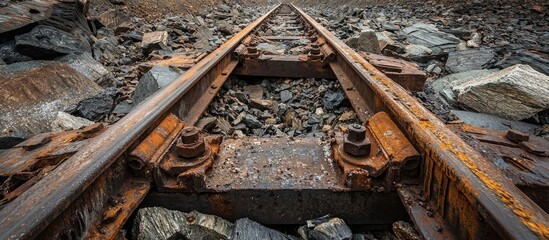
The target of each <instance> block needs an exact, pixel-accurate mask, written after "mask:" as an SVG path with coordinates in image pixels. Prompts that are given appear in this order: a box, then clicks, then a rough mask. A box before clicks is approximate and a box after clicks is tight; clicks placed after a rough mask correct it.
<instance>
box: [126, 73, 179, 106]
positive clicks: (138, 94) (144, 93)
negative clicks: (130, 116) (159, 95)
mask: <svg viewBox="0 0 549 240" xmlns="http://www.w3.org/2000/svg"><path fill="white" fill-rule="evenodd" d="M181 74H183V72H182V71H181V70H179V69H178V68H174V67H168V66H158V65H157V66H154V67H153V68H151V70H149V71H148V72H147V73H145V75H143V77H141V79H139V83H138V84H137V86H136V87H135V94H134V96H133V100H134V103H136V104H138V103H140V102H143V101H144V100H145V99H146V98H148V97H150V96H152V95H153V94H154V93H155V92H157V91H158V90H160V89H161V88H163V87H165V86H167V85H168V84H170V83H172V82H173V81H174V80H175V79H177V78H178V77H179V76H181Z"/></svg>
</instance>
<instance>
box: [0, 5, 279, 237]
mask: <svg viewBox="0 0 549 240" xmlns="http://www.w3.org/2000/svg"><path fill="white" fill-rule="evenodd" d="M275 9H276V7H275V8H274V9H273V10H271V11H270V12H268V13H267V14H265V15H264V16H262V17H260V18H259V19H257V20H256V21H254V22H253V23H252V24H250V25H249V26H248V27H246V28H245V29H243V30H242V31H241V32H239V33H238V34H236V35H235V36H234V37H233V38H232V39H230V40H229V41H227V42H226V43H225V44H223V45H222V46H221V47H220V48H218V49H216V50H215V51H214V52H212V53H211V54H210V55H208V56H207V57H206V58H205V59H203V60H202V61H200V62H199V63H198V64H197V65H195V66H194V67H193V68H191V69H189V70H188V71H187V72H186V74H185V75H183V76H181V77H180V78H179V79H177V80H176V81H174V82H173V83H172V84H170V85H169V86H166V87H165V88H163V89H162V90H160V92H158V93H157V94H155V95H154V96H153V97H151V98H150V99H148V100H147V101H145V102H143V103H142V104H140V105H138V106H137V107H136V109H135V110H134V111H132V112H131V113H129V114H128V115H127V116H125V117H124V118H123V119H121V120H120V121H119V122H117V123H116V124H114V125H113V126H111V127H110V128H109V129H107V130H106V131H105V132H104V133H103V134H101V135H100V136H98V137H97V138H95V139H94V140H93V142H91V143H90V144H89V145H88V146H87V147H86V148H85V149H83V150H81V151H79V152H78V153H76V154H75V155H74V156H72V157H71V158H70V159H68V160H66V161H65V162H63V163H62V164H61V165H60V166H59V167H57V168H56V169H55V170H54V171H52V172H51V173H50V174H48V175H47V176H46V177H44V178H43V179H42V180H41V181H39V182H38V183H36V184H35V185H34V186H32V187H31V188H29V189H28V190H27V191H25V192H24V193H23V194H21V195H20V196H19V197H17V198H16V199H15V200H14V201H13V202H11V203H9V204H7V205H6V206H5V207H4V208H3V209H2V210H1V211H0V229H1V231H0V239H32V238H35V237H37V236H38V235H39V234H40V232H41V231H43V230H44V229H45V228H46V227H47V226H48V225H49V224H50V223H52V221H53V220H54V219H55V218H56V217H57V216H58V215H59V214H60V213H61V212H63V211H64V210H65V209H66V208H68V207H69V206H70V205H71V203H73V201H74V200H75V199H77V198H78V197H79V196H80V195H81V194H82V193H83V192H84V191H85V190H86V189H87V188H88V187H90V186H91V185H92V184H93V183H94V181H95V180H96V179H97V178H98V177H99V176H101V174H102V173H103V172H104V171H105V170H106V169H108V168H109V167H110V166H111V165H112V164H113V163H114V162H115V161H116V160H117V159H118V158H119V157H120V156H121V155H122V154H124V153H125V152H126V151H127V150H128V149H129V148H130V146H132V144H134V143H135V142H136V141H137V140H138V139H140V138H142V137H143V136H144V135H145V134H146V132H147V131H150V130H151V128H154V126H156V124H158V122H159V121H160V120H162V118H163V117H165V116H167V114H169V113H171V112H173V113H177V112H179V111H180V108H183V107H182V106H181V105H180V104H185V103H184V102H183V103H181V99H184V96H185V94H186V93H187V92H189V91H190V90H191V89H192V88H193V87H197V86H198V87H200V86H201V85H202V84H203V82H207V81H209V82H211V81H213V79H214V78H215V77H216V76H217V75H218V74H217V73H218V72H220V71H222V70H223V69H225V67H226V66H227V65H228V64H229V63H230V62H231V59H230V57H231V54H232V52H233V51H234V49H235V48H236V47H237V46H238V44H239V43H240V42H241V41H242V40H243V39H244V37H245V36H246V35H248V34H249V33H250V32H252V30H253V29H254V28H256V27H257V26H258V25H260V24H261V23H262V22H263V21H264V20H265V19H267V18H268V17H269V16H270V14H271V13H272V12H273V11H274V10H275ZM207 84H208V87H209V83H207ZM195 94H198V93H195ZM190 97H192V98H189V99H188V101H193V102H194V101H196V99H199V98H197V97H196V96H190ZM87 211H91V210H89V209H88V210H87ZM87 211H85V212H87ZM81 214H85V213H81ZM84 218H85V217H84ZM82 221H83V222H82V225H84V226H82V228H86V227H88V225H89V224H91V223H88V222H86V221H85V219H84V220H82ZM76 236H77V237H82V236H78V235H76Z"/></svg>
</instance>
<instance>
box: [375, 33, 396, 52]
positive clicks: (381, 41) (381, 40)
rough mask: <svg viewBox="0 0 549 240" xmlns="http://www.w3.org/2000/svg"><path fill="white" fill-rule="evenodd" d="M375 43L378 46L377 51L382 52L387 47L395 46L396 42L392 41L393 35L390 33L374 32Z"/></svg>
mask: <svg viewBox="0 0 549 240" xmlns="http://www.w3.org/2000/svg"><path fill="white" fill-rule="evenodd" d="M376 38H377V43H378V45H379V50H383V49H384V48H385V47H386V46H387V45H389V44H390V45H395V44H396V42H395V41H394V40H393V34H392V33H391V32H387V31H383V32H376Z"/></svg>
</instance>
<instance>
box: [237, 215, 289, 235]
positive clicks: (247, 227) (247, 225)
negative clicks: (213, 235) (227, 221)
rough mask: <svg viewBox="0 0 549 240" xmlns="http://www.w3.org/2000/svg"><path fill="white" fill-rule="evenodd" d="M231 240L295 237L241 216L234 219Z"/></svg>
mask: <svg viewBox="0 0 549 240" xmlns="http://www.w3.org/2000/svg"><path fill="white" fill-rule="evenodd" d="M230 239H231V240H249V239H270V240H290V239H296V238H294V237H291V236H288V235H286V234H283V233H281V232H278V231H275V230H273V229H270V228H267V227H264V226H261V224H259V223H256V222H254V221H252V220H250V219H247V218H243V219H239V220H238V221H236V223H235V226H234V231H233V234H232V236H231V238H230Z"/></svg>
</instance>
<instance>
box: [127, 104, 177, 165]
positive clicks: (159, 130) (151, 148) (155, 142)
mask: <svg viewBox="0 0 549 240" xmlns="http://www.w3.org/2000/svg"><path fill="white" fill-rule="evenodd" d="M182 128H183V123H182V122H181V121H180V120H179V118H177V117H176V116H175V115H173V114H170V115H168V116H167V117H166V118H165V119H164V120H162V122H161V123H160V124H159V125H158V127H156V128H155V129H154V130H153V131H152V132H151V133H150V134H149V135H148V136H147V137H146V138H145V139H144V140H143V141H141V143H139V145H138V146H137V147H136V148H134V149H133V150H132V151H131V152H130V154H129V156H128V158H127V160H126V161H127V162H128V166H129V167H130V168H133V169H134V170H139V171H142V172H143V173H145V174H148V173H149V172H150V171H151V168H152V167H151V164H153V163H154V162H157V161H158V158H160V156H161V155H163V153H164V152H165V151H166V150H167V148H168V146H170V145H171V143H173V141H174V140H175V139H176V137H177V136H178V135H179V132H180V131H181V129H182Z"/></svg>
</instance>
